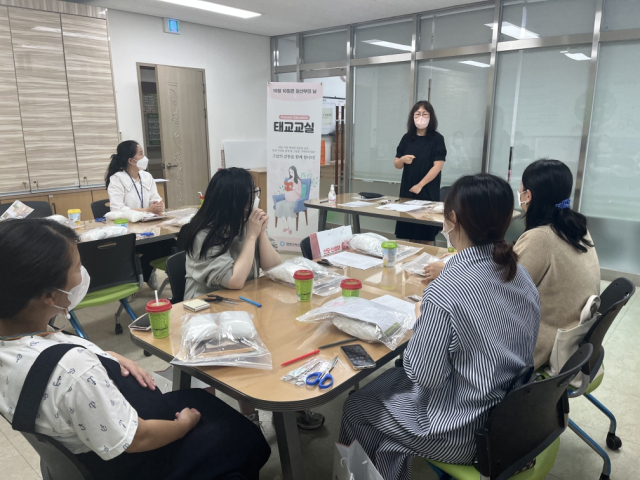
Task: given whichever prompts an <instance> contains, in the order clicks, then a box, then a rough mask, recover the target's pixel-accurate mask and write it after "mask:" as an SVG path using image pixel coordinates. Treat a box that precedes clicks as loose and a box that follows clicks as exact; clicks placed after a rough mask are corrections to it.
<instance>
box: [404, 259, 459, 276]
mask: <svg viewBox="0 0 640 480" xmlns="http://www.w3.org/2000/svg"><path fill="white" fill-rule="evenodd" d="M451 257H452V255H448V256H446V257H443V258H439V257H436V256H434V255H430V254H428V253H423V254H422V255H420V256H418V257H417V258H416V259H415V260H412V261H411V262H409V263H407V264H405V265H404V266H403V267H402V270H404V271H405V272H408V273H411V274H414V275H421V276H423V277H424V276H425V275H424V267H426V266H427V265H429V264H430V263H434V262H444V263H447V262H448V261H449V260H451Z"/></svg>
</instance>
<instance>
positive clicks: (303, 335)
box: [131, 242, 445, 480]
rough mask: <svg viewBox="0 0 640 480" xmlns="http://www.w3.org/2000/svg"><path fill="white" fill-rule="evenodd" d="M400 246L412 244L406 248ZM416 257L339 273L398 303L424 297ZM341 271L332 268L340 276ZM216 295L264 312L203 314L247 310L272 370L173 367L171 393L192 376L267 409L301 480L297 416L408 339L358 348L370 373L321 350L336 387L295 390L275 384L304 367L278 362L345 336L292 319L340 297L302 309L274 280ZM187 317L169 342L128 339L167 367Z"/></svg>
mask: <svg viewBox="0 0 640 480" xmlns="http://www.w3.org/2000/svg"><path fill="white" fill-rule="evenodd" d="M400 243H401V244H406V245H414V244H410V243H407V242H400ZM414 246H417V247H420V248H422V249H423V250H422V251H427V252H428V253H431V254H433V255H438V254H443V253H445V250H444V249H439V248H436V247H425V246H424V245H414ZM419 253H421V252H419ZM419 253H418V254H419ZM416 255H417V254H416ZM413 258H415V255H414V256H412V257H409V258H408V259H405V260H403V261H402V262H400V263H399V264H398V265H396V267H395V268H383V267H376V268H370V269H368V270H357V269H353V268H346V269H344V274H345V275H346V276H348V277H352V278H357V279H359V280H360V281H361V282H362V285H363V288H362V291H361V294H360V296H361V297H362V298H366V299H373V298H377V297H380V296H382V295H387V294H388V295H392V296H394V297H398V298H402V299H405V298H406V297H407V296H409V295H413V294H417V295H420V296H422V292H423V290H424V285H422V284H421V283H420V279H421V277H418V276H416V275H409V274H407V273H406V272H404V271H402V270H401V266H402V264H404V263H406V262H408V261H410V260H411V259H413ZM341 270H342V269H337V271H341ZM216 293H217V294H219V295H222V296H224V297H229V298H238V296H239V295H243V296H245V297H247V298H250V299H252V300H255V301H257V302H258V303H261V304H262V308H257V307H255V306H253V305H250V304H248V303H244V302H242V301H239V305H237V306H236V305H230V304H212V305H211V308H210V309H208V310H204V311H203V313H207V312H213V313H215V312H221V311H228V310H241V311H242V310H244V311H247V312H249V313H251V314H253V315H254V319H253V322H254V324H255V327H256V329H257V331H258V333H259V334H260V337H261V338H262V341H263V342H264V343H265V345H266V346H267V348H268V349H269V351H270V352H271V356H272V362H273V369H272V370H256V369H249V368H234V367H184V366H179V367H178V366H174V384H173V385H174V387H173V388H174V390H177V389H180V388H189V387H190V385H191V378H190V376H193V377H196V378H197V379H199V380H201V381H203V382H204V383H207V384H209V385H212V386H214V387H215V388H217V389H219V390H221V391H222V392H224V393H226V394H227V395H230V396H231V397H233V398H235V399H236V400H241V401H243V402H246V403H248V404H250V405H252V406H254V407H256V408H259V409H262V410H268V411H272V412H273V416H274V422H275V430H276V437H277V440H278V449H279V451H280V462H281V465H282V472H283V476H284V479H285V480H302V479H304V478H305V473H304V465H303V460H302V451H301V449H300V442H299V439H298V428H297V425H296V418H295V411H297V410H304V409H307V408H314V407H317V406H320V405H323V404H325V403H327V402H329V401H331V400H332V399H334V398H336V397H338V396H339V395H340V394H341V393H342V392H344V391H346V390H349V389H351V388H353V387H354V386H355V385H356V384H358V382H360V381H361V380H363V379H365V378H366V377H367V376H369V375H371V374H372V373H373V372H374V371H375V370H376V369H378V368H380V367H381V366H383V365H385V364H386V363H387V362H389V361H391V360H392V359H394V358H395V357H397V356H398V355H399V354H400V353H401V352H402V351H404V349H405V347H406V342H407V341H408V340H409V338H410V336H411V333H409V334H407V336H406V338H405V339H404V341H403V343H402V344H401V345H400V346H399V347H398V348H397V349H396V350H395V351H391V350H389V349H388V348H387V347H385V346H384V345H382V344H368V343H364V342H357V343H361V344H362V345H363V346H364V348H365V350H366V351H367V352H368V353H369V355H371V357H372V358H373V359H374V360H375V361H376V368H375V369H369V370H360V371H355V370H353V369H352V368H351V365H350V364H349V362H348V360H347V359H346V357H345V356H344V355H343V353H342V351H341V350H340V347H339V346H338V347H333V348H328V349H326V350H323V351H322V353H321V355H322V357H323V358H326V359H328V360H330V359H331V358H333V357H335V356H336V355H337V356H339V357H340V361H341V363H342V365H341V366H337V367H336V368H335V369H334V370H333V371H332V372H331V373H332V375H333V377H334V382H335V383H334V385H333V387H332V388H331V389H328V390H319V389H318V388H313V389H311V388H306V387H305V388H300V387H296V386H294V385H291V384H288V383H285V382H283V381H282V380H280V378H281V377H282V376H283V375H285V374H286V373H287V372H289V371H291V370H294V369H295V368H297V367H299V366H300V365H302V364H303V363H304V361H300V362H297V363H295V364H293V365H288V366H286V367H281V366H280V364H281V363H283V362H285V361H286V360H290V359H292V358H295V357H298V356H300V355H302V354H304V353H307V352H310V351H312V350H315V349H316V348H317V347H318V346H320V345H324V344H328V343H332V342H335V341H339V340H343V339H346V338H349V336H348V335H346V334H345V333H342V332H341V331H340V330H338V329H337V328H335V327H334V326H332V325H330V324H327V323H326V322H325V323H313V324H310V323H302V322H298V321H297V320H296V317H299V316H300V315H302V314H304V313H306V312H308V311H309V310H311V309H313V308H316V307H319V306H321V305H322V304H324V303H325V302H327V301H329V300H331V299H333V298H336V297H337V296H339V295H340V294H336V295H333V296H330V297H320V296H317V295H316V296H314V297H313V299H312V301H311V302H310V303H299V302H298V300H297V296H296V292H295V289H293V288H290V287H288V286H286V285H282V284H279V283H275V282H272V281H271V280H269V279H268V278H266V277H261V278H259V279H257V280H252V281H249V282H247V283H246V285H245V287H244V289H242V291H238V290H235V291H233V290H221V291H218V292H216ZM184 314H185V310H184V309H183V307H182V304H176V305H174V306H173V310H172V312H171V327H170V329H171V334H170V335H169V337H167V338H164V339H154V338H153V335H152V334H151V332H139V331H131V340H132V341H133V343H134V344H136V345H137V346H139V347H141V348H143V349H144V350H146V351H147V352H151V353H152V354H154V355H156V356H158V357H160V358H161V359H163V360H165V361H166V362H170V361H171V360H173V358H174V356H175V355H176V354H177V353H178V351H179V350H180V342H181V335H180V325H181V320H180V318H181V317H182V316H183V315H184Z"/></svg>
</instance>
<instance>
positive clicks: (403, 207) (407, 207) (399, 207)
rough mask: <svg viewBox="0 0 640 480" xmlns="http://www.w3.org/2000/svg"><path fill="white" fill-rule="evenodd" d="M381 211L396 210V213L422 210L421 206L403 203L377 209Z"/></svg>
mask: <svg viewBox="0 0 640 480" xmlns="http://www.w3.org/2000/svg"><path fill="white" fill-rule="evenodd" d="M376 208H377V209H379V210H395V211H396V212H410V211H412V210H418V209H419V208H422V206H420V205H407V204H406V203H402V204H400V205H398V204H397V203H390V204H388V205H382V206H380V207H376Z"/></svg>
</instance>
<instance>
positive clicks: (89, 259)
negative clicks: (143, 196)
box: [69, 233, 142, 338]
mask: <svg viewBox="0 0 640 480" xmlns="http://www.w3.org/2000/svg"><path fill="white" fill-rule="evenodd" d="M135 248H136V235H135V234H133V233H131V234H128V235H123V236H121V237H114V238H107V239H104V240H96V241H93V242H83V243H79V244H78V251H79V252H80V260H81V262H82V265H83V266H84V268H86V269H87V272H88V273H89V275H90V276H91V284H90V285H89V291H88V293H87V296H86V297H84V299H83V300H82V302H80V304H79V305H78V306H77V307H76V308H75V309H74V310H73V311H71V312H69V313H70V316H71V324H72V326H73V328H74V329H75V330H76V332H77V333H78V335H79V336H80V337H82V338H87V335H86V333H85V331H84V329H83V328H82V326H81V325H80V321H79V320H78V318H77V316H76V315H75V313H74V312H75V311H76V310H80V309H82V308H91V307H98V306H100V305H106V304H107V303H111V302H115V301H118V302H120V307H119V308H118V311H117V312H116V314H115V319H116V327H115V331H116V334H120V333H122V325H120V314H121V313H122V310H125V311H126V312H127V313H128V314H129V316H130V317H131V319H132V320H135V319H136V318H137V316H136V314H135V313H134V311H133V309H132V308H131V305H129V302H128V301H127V298H128V297H130V296H131V295H133V294H134V293H136V292H137V291H138V290H139V289H140V285H142V274H141V269H140V264H139V260H138V257H137V255H136V253H135Z"/></svg>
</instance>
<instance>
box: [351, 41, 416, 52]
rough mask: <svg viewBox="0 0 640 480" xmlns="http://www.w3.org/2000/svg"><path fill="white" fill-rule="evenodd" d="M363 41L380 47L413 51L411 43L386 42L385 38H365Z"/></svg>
mask: <svg viewBox="0 0 640 480" xmlns="http://www.w3.org/2000/svg"><path fill="white" fill-rule="evenodd" d="M362 43H370V44H371V45H378V46H379V47H387V48H393V49H395V50H405V51H407V52H410V51H411V45H403V44H401V43H393V42H385V41H384V40H376V39H373V40H363V41H362Z"/></svg>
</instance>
